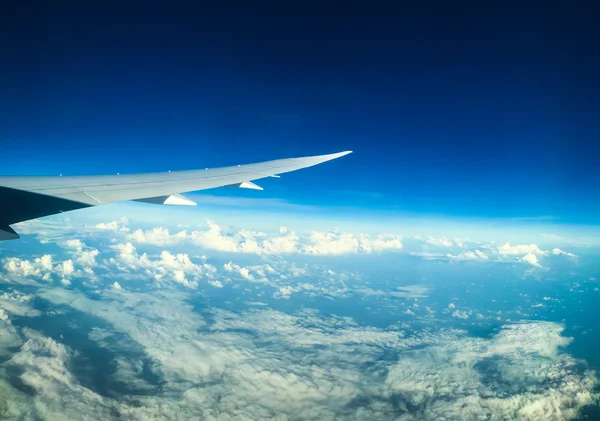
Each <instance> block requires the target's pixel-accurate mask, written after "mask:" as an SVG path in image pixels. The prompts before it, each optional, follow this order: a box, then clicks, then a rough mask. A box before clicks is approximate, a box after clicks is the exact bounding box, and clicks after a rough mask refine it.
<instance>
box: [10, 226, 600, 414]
mask: <svg viewBox="0 0 600 421" xmlns="http://www.w3.org/2000/svg"><path fill="white" fill-rule="evenodd" d="M75 215H77V214H73V215H70V219H69V218H64V217H55V218H49V219H47V220H41V221H33V222H29V223H24V224H21V226H20V227H19V229H18V231H19V232H20V233H21V234H23V235H22V239H21V240H18V241H13V242H6V243H1V244H0V253H1V255H0V258H1V264H0V267H1V268H2V269H1V271H0V418H1V419H10V420H29V419H51V420H56V419H72V420H74V419H88V420H94V419H98V420H111V419H133V420H152V419H157V420H163V419H164V420H328V419H336V420H343V419H348V420H488V419H489V420H570V419H585V417H586V416H587V417H589V418H588V419H594V418H593V417H594V416H597V414H598V412H597V409H596V408H597V406H596V405H597V402H598V393H597V386H598V377H597V369H598V367H599V364H600V356H598V355H596V353H595V352H594V349H597V345H598V340H597V337H598V330H597V329H598V322H597V312H596V303H597V301H598V299H599V298H600V292H599V290H598V285H597V282H596V280H595V279H594V273H597V271H598V263H596V261H595V259H594V254H596V252H597V250H592V249H590V248H576V247H571V248H570V249H563V248H560V247H558V245H557V247H552V246H548V247H541V246H538V245H535V244H516V243H515V244H512V243H502V244H497V243H494V242H493V241H490V242H483V241H478V242H475V241H470V240H468V239H456V238H449V237H443V236H440V237H429V236H422V237H421V236H413V237H403V236H401V235H400V234H402V233H397V234H395V233H389V232H381V233H368V234H367V233H359V232H338V231H312V232H311V231H307V232H300V231H298V232H296V231H294V230H293V229H292V228H286V227H278V226H275V227H273V229H272V231H269V232H262V231H253V230H252V227H249V226H237V227H235V226H233V227H229V226H225V225H222V224H223V223H224V222H222V221H218V220H217V221H215V222H213V221H208V222H207V223H206V224H200V225H197V226H192V225H190V226H180V227H177V226H171V227H166V226H157V225H154V226H152V225H148V224H143V223H140V224H137V223H136V222H133V221H128V220H125V219H119V218H115V219H114V220H107V219H102V218H100V217H98V216H97V215H96V216H93V217H87V219H83V217H82V218H80V219H78V217H77V216H75ZM94 218H96V219H94ZM225 222H226V221H225Z"/></svg>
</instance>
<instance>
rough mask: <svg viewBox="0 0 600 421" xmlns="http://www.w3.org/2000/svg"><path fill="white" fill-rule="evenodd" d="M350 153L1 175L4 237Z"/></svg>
mask: <svg viewBox="0 0 600 421" xmlns="http://www.w3.org/2000/svg"><path fill="white" fill-rule="evenodd" d="M349 153H351V151H346V152H340V153H334V154H329V155H319V156H309V157H303V158H288V159H278V160H275V161H266V162H260V163H256V164H248V165H237V166H233V167H223V168H211V169H208V168H207V169H204V170H191V171H173V172H161V173H148V174H127V175H99V176H98V175H96V176H94V175H88V176H67V177H57V176H49V177H47V176H25V177H21V176H6V177H0V202H1V203H2V205H0V240H3V239H13V238H18V234H16V233H15V232H14V231H13V230H12V229H11V228H10V227H9V225H10V224H15V223H17V222H22V221H27V220H30V219H35V218H40V217H42V216H47V215H53V214H56V213H61V212H67V211H71V210H75V209H81V208H85V207H89V206H98V205H102V204H106V203H113V202H120V201H124V200H137V201H145V202H150V203H165V204H169V203H168V201H167V200H166V199H165V198H168V197H171V196H173V197H176V196H177V194H178V193H185V192H190V191H197V190H206V189H212V188H216V187H224V186H234V185H237V186H241V185H252V183H251V181H253V180H258V179H261V178H266V177H271V176H276V175H278V174H283V173H286V172H290V171H296V170H299V169H302V168H307V167H312V166H314V165H318V164H321V163H323V162H327V161H330V160H332V159H336V158H340V157H342V156H344V155H348V154H349ZM244 183H249V184H244ZM257 187H258V186H257ZM161 199H162V202H161Z"/></svg>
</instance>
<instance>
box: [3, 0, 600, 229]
mask: <svg viewBox="0 0 600 421" xmlns="http://www.w3.org/2000/svg"><path fill="white" fill-rule="evenodd" d="M430 6H432V5H431V4H428V5H423V6H418V7H417V6H413V7H412V8H406V7H402V8H400V7H399V6H389V5H377V4H369V6H368V7H367V6H364V5H363V6H358V5H356V6H355V5H352V4H345V5H344V7H340V6H336V5H332V4H321V5H319V6H318V7H316V6H315V7H313V6H311V5H309V4H302V6H290V5H289V4H270V5H267V4H264V5H263V6H261V7H258V6H254V7H252V8H249V7H247V6H240V5H236V7H231V5H229V6H228V7H225V6H218V5H212V6H198V5H194V6H192V5H178V6H169V7H168V8H165V6H164V5H163V6H161V7H157V6H155V5H154V4H152V3H144V6H143V8H142V7H140V6H138V5H135V4H134V3H130V4H129V5H126V6H123V5H121V6H119V7H116V6H110V5H96V7H97V9H95V10H93V9H89V8H87V7H86V8H83V7H82V6H81V5H77V4H70V5H66V4H62V5H52V6H50V5H44V4H40V5H37V6H31V5H28V6H25V5H19V6H15V8H14V9H13V10H9V11H8V12H7V13H3V16H2V17H1V18H0V24H1V25H2V27H3V35H2V38H1V40H0V42H1V43H2V50H3V55H4V58H5V59H4V62H3V65H2V68H1V70H0V75H1V76H2V77H0V91H1V92H2V95H0V139H1V142H2V146H3V168H2V172H3V173H5V174H58V173H63V174H86V173H116V172H121V173H125V172H141V171H157V170H167V169H170V170H177V169H190V168H204V167H216V166H224V165H230V164H238V163H246V162H253V161H261V160H268V159H273V158H280V157H289V156H300V155H311V154H320V153H330V152H337V151H342V150H348V149H351V150H354V151H355V153H354V154H353V155H352V156H350V157H346V158H344V159H341V160H339V161H336V162H331V163H328V164H325V165H322V166H319V167H316V168H312V169H309V170H305V171H302V172H298V173H294V174H289V175H286V176H285V177H283V178H282V179H281V180H267V181H266V182H264V183H263V184H264V187H265V188H266V189H267V190H266V192H247V193H242V192H240V193H239V194H240V195H241V196H244V197H251V198H252V197H263V196H264V197H267V198H285V199H287V200H289V201H291V202H294V203H297V204H304V205H315V204H319V205H321V206H325V207H327V206H331V207H339V206H342V207H353V208H359V209H362V210H363V211H365V212H374V211H385V212H390V211H393V212H399V213H410V214H412V215H443V216H448V217H452V218H517V217H536V218H540V217H541V218H542V219H541V220H546V221H551V223H552V224H561V223H564V224H584V225H597V224H598V216H597V215H598V214H599V211H600V203H599V200H598V193H597V191H598V190H597V186H598V182H599V181H600V170H598V168H600V166H598V154H599V152H600V150H599V147H598V144H599V142H598V141H597V139H598V134H599V133H598V131H599V130H598V125H597V115H598V111H599V104H598V99H597V98H598V97H599V96H598V94H599V90H600V84H599V83H598V82H597V77H596V74H595V69H596V68H597V65H598V60H599V59H598V57H597V55H596V54H594V53H593V48H592V47H593V46H594V45H595V41H596V39H597V29H596V28H594V22H593V20H592V16H593V13H591V12H592V10H582V9H569V10H564V9H562V8H560V7H559V6H554V5H547V4H546V5H544V8H543V10H542V9H541V8H540V7H537V6H535V5H528V6H522V5H521V6H514V5H513V6H509V5H504V6H497V7H493V8H489V9H484V8H483V7H482V6H481V5H476V4H466V3H453V4H452V5H451V6H449V5H435V6H434V7H430ZM579 7H581V8H584V7H585V6H582V5H579ZM589 7H591V6H589ZM217 194H219V195H222V194H227V195H232V194H236V193H234V192H230V191H227V192H225V193H222V192H220V193H217ZM544 218H545V219H544Z"/></svg>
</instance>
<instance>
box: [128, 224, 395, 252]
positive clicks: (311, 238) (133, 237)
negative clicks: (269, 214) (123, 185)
mask: <svg viewBox="0 0 600 421" xmlns="http://www.w3.org/2000/svg"><path fill="white" fill-rule="evenodd" d="M207 225H208V229H207V230H202V231H201V230H195V231H191V232H188V231H186V230H183V231H179V232H177V233H175V234H171V233H170V231H169V230H168V229H167V228H163V227H157V228H153V229H151V230H141V229H138V230H136V231H134V232H132V233H131V234H129V235H128V236H127V240H128V241H130V242H132V243H136V244H151V245H155V246H173V245H176V244H181V243H186V244H193V245H195V246H198V247H200V248H202V249H207V250H215V251H220V252H228V253H251V254H265V255H276V254H292V253H299V254H310V255H327V256H330V255H345V254H357V253H364V254H370V253H381V252H384V251H391V250H400V249H402V238H401V237H400V236H399V235H396V234H379V235H375V236H371V235H367V234H361V233H359V234H354V233H349V232H334V231H311V232H310V233H309V234H308V235H306V236H300V235H298V234H297V233H295V232H294V231H290V230H288V229H287V228H285V227H283V228H284V229H280V230H279V232H278V233H273V234H267V233H264V232H255V231H248V230H245V229H241V230H231V229H226V228H225V227H223V226H221V225H219V224H217V223H215V222H213V221H207Z"/></svg>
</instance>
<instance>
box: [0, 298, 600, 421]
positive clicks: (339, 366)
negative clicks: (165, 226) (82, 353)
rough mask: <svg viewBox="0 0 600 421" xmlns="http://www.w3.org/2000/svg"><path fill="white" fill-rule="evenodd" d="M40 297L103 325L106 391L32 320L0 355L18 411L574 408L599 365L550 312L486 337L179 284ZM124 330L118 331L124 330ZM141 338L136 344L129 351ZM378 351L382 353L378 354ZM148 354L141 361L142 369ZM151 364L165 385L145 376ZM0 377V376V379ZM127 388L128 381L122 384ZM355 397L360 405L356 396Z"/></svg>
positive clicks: (533, 412) (149, 414)
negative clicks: (288, 309) (15, 381)
mask: <svg viewBox="0 0 600 421" xmlns="http://www.w3.org/2000/svg"><path fill="white" fill-rule="evenodd" d="M41 297H43V298H44V299H46V300H49V302H51V303H53V304H54V305H60V306H69V308H70V309H71V311H73V312H74V313H73V315H76V314H77V313H78V312H83V313H86V314H89V315H92V316H94V317H96V318H98V319H99V320H103V321H105V322H106V323H108V325H109V328H108V329H104V330H95V331H93V332H91V333H90V335H89V337H90V339H91V340H92V341H95V342H96V343H97V344H98V346H99V347H103V348H107V350H109V351H110V352H111V354H112V355H117V356H116V357H115V360H114V361H113V363H112V367H114V370H112V371H110V372H108V373H107V375H108V376H109V377H110V381H109V382H108V383H107V385H108V387H110V385H111V384H112V385H116V384H119V385H121V386H120V387H121V388H120V389H119V393H112V394H111V396H102V395H100V394H99V392H97V391H96V392H95V391H92V390H91V389H89V388H87V387H86V386H84V385H83V383H82V382H81V381H80V379H79V377H78V375H77V374H76V373H75V372H73V371H71V370H70V368H71V367H72V366H73V364H74V363H75V361H74V356H75V355H76V353H77V350H76V349H72V348H69V347H67V346H66V345H64V344H61V343H60V341H57V340H56V339H50V338H48V337H45V336H44V335H42V334H41V333H39V332H36V331H33V330H31V329H27V328H25V329H22V330H21V331H16V335H17V337H16V342H15V343H16V344H17V346H18V347H20V348H19V349H18V351H17V352H16V353H15V354H14V355H12V356H11V358H10V359H9V360H8V361H7V362H6V363H3V365H2V366H0V369H4V368H9V367H10V368H13V369H14V370H13V371H12V373H13V374H11V375H12V376H14V375H16V376H19V378H20V380H21V382H23V383H24V384H26V385H27V386H29V387H30V388H32V390H33V391H34V392H35V394H34V398H33V401H34V402H33V405H32V402H27V401H19V396H20V392H19V391H18V390H16V389H12V388H11V387H9V386H7V385H5V387H7V389H5V390H4V391H5V392H6V393H4V394H3V396H10V399H11V401H12V402H20V403H19V404H18V405H17V406H16V408H15V411H16V413H21V414H23V413H30V414H37V416H42V417H46V418H51V417H52V416H58V414H63V416H69V417H70V418H73V419H77V418H81V417H82V415H83V414H86V416H87V417H88V419H112V418H114V417H115V416H116V415H115V414H121V417H127V418H128V419H133V420H142V419H144V420H148V419H150V420H151V419H175V420H178V419H190V418H193V417H198V416H200V414H201V418H203V419H206V420H217V419H237V418H240V419H242V418H243V419H247V420H261V419H265V418H269V419H282V420H283V419H303V420H322V419H334V418H335V419H340V420H344V419H363V420H372V419H381V420H395V419H398V418H400V419H403V420H409V421H411V420H421V421H428V420H439V419H444V418H445V419H492V418H494V417H500V418H501V419H506V420H511V419H514V420H545V419H557V420H558V419H565V420H568V419H573V418H574V417H576V416H577V414H578V411H579V410H580V409H581V408H582V407H583V406H585V405H587V404H590V403H592V402H594V400H595V399H596V398H597V396H596V394H595V392H594V388H595V387H596V385H597V380H596V376H595V374H594V373H592V372H590V371H588V370H586V369H585V368H584V367H583V366H582V365H581V363H580V362H579V361H577V360H575V359H574V358H573V357H571V356H570V355H568V354H565V353H564V351H563V348H564V347H565V346H566V345H568V344H569V343H570V341H571V339H569V338H566V337H564V336H562V332H563V328H564V327H563V326H561V325H559V324H555V323H544V322H540V323H521V324H516V325H507V326H505V327H504V328H503V329H501V330H500V331H499V332H498V333H496V334H495V335H493V336H491V337H473V336H469V335H468V334H467V333H466V332H464V331H457V330H449V329H437V328H434V329H431V328H430V329H427V330H425V331H420V332H415V331H414V330H412V329H411V332H412V333H409V332H407V331H403V330H399V329H398V328H387V329H379V328H375V327H372V326H365V325H360V324H358V323H356V322H355V321H354V320H352V319H350V318H344V317H335V316H323V315H321V314H320V313H319V312H317V311H312V310H305V311H302V312H298V313H295V314H286V313H282V312H278V311H273V310H269V309H264V308H259V309H254V310H250V311H244V312H233V311H227V310H223V309H217V308H207V309H205V312H203V313H202V314H198V313H196V312H194V311H193V310H192V306H191V305H190V304H188V303H187V302H186V300H187V299H188V296H187V295H185V294H183V295H182V294H175V293H164V292H159V291H157V292H155V293H152V294H150V293H146V294H139V293H127V292H123V291H115V292H106V293H105V295H103V296H101V297H100V299H94V300H92V299H89V298H87V297H86V296H85V295H83V294H81V293H76V292H69V291H65V290H62V291H61V290H57V289H52V290H47V291H45V292H42V293H41ZM123 335H125V336H123ZM132 343H135V344H138V345H139V346H141V347H142V349H143V351H144V356H141V357H140V356H139V355H138V356H136V357H134V356H133V355H131V354H130V353H128V352H127V351H126V350H128V349H130V348H131V347H132ZM382 355H387V357H386V358H381V356H382ZM147 363H149V365H148V366H147V368H144V367H146V365H147ZM148 369H149V370H151V372H152V374H153V375H154V376H158V379H159V380H158V381H159V382H160V384H162V385H163V386H162V387H161V388H160V389H158V388H156V387H154V386H153V385H152V384H150V383H148V381H147V380H146V379H145V377H144V374H143V373H144V370H148ZM0 386H1V385H0ZM123 387H125V388H123ZM357 403H360V404H357Z"/></svg>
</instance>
